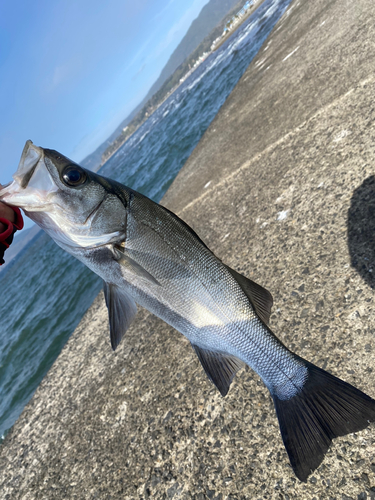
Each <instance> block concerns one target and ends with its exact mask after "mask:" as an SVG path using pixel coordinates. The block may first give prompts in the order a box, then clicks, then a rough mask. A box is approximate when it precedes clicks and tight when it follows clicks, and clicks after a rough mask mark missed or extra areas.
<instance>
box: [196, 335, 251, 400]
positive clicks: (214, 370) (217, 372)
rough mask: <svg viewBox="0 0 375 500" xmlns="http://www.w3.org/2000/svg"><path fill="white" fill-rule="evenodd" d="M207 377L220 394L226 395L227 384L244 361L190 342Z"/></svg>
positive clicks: (243, 364)
mask: <svg viewBox="0 0 375 500" xmlns="http://www.w3.org/2000/svg"><path fill="white" fill-rule="evenodd" d="M191 345H192V347H193V349H194V350H195V352H196V354H197V356H198V359H199V361H200V362H201V364H202V366H203V368H204V371H205V372H206V374H207V376H208V378H209V379H210V380H211V382H213V383H214V384H215V385H216V387H217V388H218V389H219V391H220V393H221V395H222V396H226V395H227V393H228V390H229V386H230V384H231V382H232V380H233V377H234V376H235V374H236V373H237V371H238V370H239V369H240V368H242V367H243V366H245V363H244V362H243V361H241V360H240V359H238V358H236V357H235V356H231V355H229V354H223V353H221V352H215V351H208V350H207V349H203V348H202V347H198V346H197V345H195V344H191Z"/></svg>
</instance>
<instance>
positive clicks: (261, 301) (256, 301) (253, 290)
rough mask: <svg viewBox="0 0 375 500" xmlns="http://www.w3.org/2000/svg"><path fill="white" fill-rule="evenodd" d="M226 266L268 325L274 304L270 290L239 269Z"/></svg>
mask: <svg viewBox="0 0 375 500" xmlns="http://www.w3.org/2000/svg"><path fill="white" fill-rule="evenodd" d="M225 267H226V268H227V269H228V271H229V272H230V273H231V275H232V276H233V278H234V279H235V280H236V281H237V283H238V284H239V285H240V287H241V288H242V290H243V291H244V293H245V294H246V295H247V297H248V298H249V300H250V302H251V304H252V306H253V307H254V309H255V312H256V313H257V315H258V316H259V318H260V319H261V320H262V321H263V323H265V324H266V325H268V323H269V321H270V315H271V308H272V304H273V298H272V295H271V294H270V292H269V291H268V290H266V289H265V288H263V287H262V286H260V285H258V283H255V282H254V281H251V280H250V279H249V278H245V276H242V274H240V273H238V272H237V271H234V269H231V268H230V267H228V266H225Z"/></svg>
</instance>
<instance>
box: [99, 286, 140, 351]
mask: <svg viewBox="0 0 375 500" xmlns="http://www.w3.org/2000/svg"><path fill="white" fill-rule="evenodd" d="M103 289H104V297H105V303H106V304H107V308H108V316H109V332H110V336H111V346H112V349H113V350H115V349H116V347H117V346H118V345H119V343H120V342H121V339H122V337H123V336H124V333H125V332H126V330H127V329H128V328H129V326H130V323H131V322H132V321H133V318H134V316H135V315H136V314H137V306H136V304H135V302H134V300H133V298H132V297H131V296H130V295H128V294H127V293H125V292H124V291H123V290H120V289H119V288H118V287H117V286H116V285H112V284H110V283H106V282H105V281H104V287H103Z"/></svg>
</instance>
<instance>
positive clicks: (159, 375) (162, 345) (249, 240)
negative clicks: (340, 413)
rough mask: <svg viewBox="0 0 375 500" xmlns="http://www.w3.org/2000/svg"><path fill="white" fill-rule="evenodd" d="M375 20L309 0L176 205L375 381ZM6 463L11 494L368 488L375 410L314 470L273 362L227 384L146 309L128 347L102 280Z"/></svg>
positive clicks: (274, 38)
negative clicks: (280, 418)
mask: <svg viewBox="0 0 375 500" xmlns="http://www.w3.org/2000/svg"><path fill="white" fill-rule="evenodd" d="M374 25H375V9H374V8H373V0H359V1H358V2H349V1H347V0H341V1H338V0H333V1H331V2H326V1H323V0H316V1H314V2H306V1H305V2H302V1H296V0H295V1H294V2H292V3H291V5H290V7H289V9H288V10H287V11H286V13H285V14H284V16H283V17H282V19H281V20H280V21H279V22H278V24H277V25H276V26H275V28H274V30H273V32H272V34H271V35H270V37H269V38H268V40H267V41H266V43H265V45H264V47H263V48H262V49H261V50H260V52H259V54H258V56H257V57H256V58H255V60H254V61H253V62H252V64H251V65H250V66H249V68H248V69H247V71H246V72H245V74H244V75H243V77H242V79H241V80H240V82H239V83H238V85H237V86H236V88H235V89H234V91H233V92H232V94H231V95H230V96H229V98H228V99H227V101H226V102H225V104H224V105H223V107H222V109H221V110H220V112H219V113H218V115H217V117H216V118H215V120H214V121H213V123H212V124H211V126H210V127H209V129H208V130H207V132H206V133H205V135H204V137H203V138H202V140H201V141H200V143H199V144H198V146H197V148H196V149H195V150H194V152H193V153H192V155H191V157H190V158H189V160H188V161H187V163H186V164H185V166H184V168H183V169H182V170H181V172H180V174H179V175H178V177H177V178H176V180H175V182H174V183H173V184H172V186H171V188H170V189H169V191H168V193H167V194H166V196H165V198H164V199H163V204H165V206H167V207H168V208H170V209H172V210H173V211H175V212H176V213H177V214H178V215H179V216H181V217H182V218H183V219H184V220H185V221H186V222H187V223H188V224H190V225H191V226H192V227H193V228H194V229H195V230H196V231H197V233H198V234H199V235H200V237H201V238H202V239H203V241H205V243H206V244H207V245H208V246H209V247H210V248H211V249H212V250H213V251H214V252H215V253H216V255H218V257H220V258H221V259H222V260H223V261H224V262H225V263H226V264H228V265H230V266H231V267H233V268H234V269H236V270H237V271H239V272H241V273H243V274H245V275H246V276H248V277H250V278H252V279H253V280H255V281H257V282H258V283H260V284H262V285H263V286H265V287H266V288H268V289H269V290H270V291H271V293H272V295H273V297H274V307H273V312H272V315H271V321H270V324H271V328H272V329H273V331H274V332H275V333H276V334H277V335H278V336H279V337H280V339H281V340H282V341H283V342H284V343H285V344H286V345H287V347H289V348H290V349H292V350H294V351H296V352H297V353H298V354H299V355H301V356H303V357H305V358H306V359H308V360H309V361H312V362H313V363H315V364H317V365H319V366H321V367H323V368H326V369H329V370H330V371H331V373H333V374H335V375H337V376H339V377H341V378H343V379H344V380H346V381H348V382H350V383H352V384H353V385H355V386H357V387H358V388H360V389H362V390H363V391H365V392H366V393H368V394H369V395H370V396H372V397H374V398H375V371H374V350H375V342H374V336H375V313H374V293H373V289H374V287H375V278H374V274H375V237H374V235H375V216H374V214H375V178H374V165H375V107H374V102H375V85H374V84H375V76H374V69H373V68H374V67H375V42H374V39H375V38H374V28H373V27H374ZM373 266H374V267H373ZM0 470H1V473H0V489H1V492H2V493H1V498H4V499H9V500H10V499H12V500H13V499H22V500H29V499H86V498H87V499H94V498H95V499H122V500H123V499H126V500H127V499H129V500H133V499H138V498H139V499H148V498H155V499H170V498H173V499H175V500H176V499H184V500H185V499H186V500H187V499H197V500H204V499H215V500H243V499H263V498H264V499H285V500H287V499H304V500H305V499H309V500H313V499H314V498H315V499H337V500H342V499H346V500H348V499H353V500H357V499H358V500H364V499H366V498H367V499H369V498H375V425H374V424H372V425H370V426H369V427H368V428H367V429H366V430H364V431H361V432H359V433H356V434H352V435H350V436H344V437H342V438H339V439H336V440H335V441H334V443H333V445H332V447H331V448H330V450H329V452H328V453H327V455H326V458H325V460H324V461H323V463H322V465H321V466H320V467H319V468H318V469H317V470H316V471H315V472H314V473H313V474H312V475H311V476H310V478H309V480H308V482H307V483H306V484H304V483H301V482H299V481H298V480H297V479H296V478H295V476H294V474H293V472H292V469H291V467H290V465H289V463H288V458H287V455H286V452H285V449H284V447H283V444H282V441H281V437H280V433H279V429H278V423H277V419H276V416H275V412H274V409H273V403H272V401H271V398H270V396H269V394H268V392H267V390H266V389H265V387H264V386H263V384H262V383H261V381H260V379H259V377H258V376H257V375H256V374H254V373H253V372H252V371H251V370H250V369H246V370H241V371H240V372H239V373H238V375H237V376H236V378H235V380H234V382H233V384H232V387H231V389H230V391H229V394H228V396H227V397H226V398H222V397H221V396H220V394H219V393H218V391H217V390H216V389H215V388H214V386H213V385H212V384H211V383H210V382H209V381H208V380H207V378H206V376H205V374H204V372H203V369H202V368H201V367H200V366H199V362H198V360H197V358H196V356H195V354H194V353H193V350H192V349H191V347H190V345H189V343H188V342H187V340H186V339H185V338H184V337H182V336H181V335H180V334H178V333H177V332H175V331H174V330H173V329H172V328H170V327H169V326H167V325H165V324H164V323H163V322H162V321H161V320H159V319H157V318H155V317H153V316H152V315H151V314H149V313H148V312H146V311H144V310H141V311H140V312H139V314H138V316H137V318H136V320H135V322H134V324H133V325H132V327H131V328H130V329H129V331H128V332H127V335H126V337H125V338H124V339H123V341H122V343H121V345H120V347H119V348H118V349H117V351H116V352H115V353H113V352H112V350H111V347H110V342H109V329H108V321H107V312H106V309H105V305H104V299H103V296H102V294H100V295H99V296H98V298H97V299H96V300H95V302H94V304H93V305H92V307H91V308H90V309H89V311H88V312H87V314H86V315H85V317H84V318H83V319H82V321H81V323H80V325H79V327H78V328H77V330H76V331H75V332H74V334H73V335H72V337H71V339H70V340H69V342H68V343H67V345H66V346H65V348H64V349H63V351H62V353H61V355H60V356H59V358H58V359H57V361H56V362H55V364H54V365H53V367H52V368H51V370H50V371H49V373H48V374H47V376H46V377H45V379H44V380H43V382H42V384H41V385H40V387H39V388H38V390H37V391H36V393H35V395H34V397H33V398H32V400H31V401H30V403H29V404H28V405H27V407H26V408H25V410H24V412H23V413H22V415H21V417H20V418H19V420H18V422H17V423H16V424H15V426H14V428H13V430H12V431H11V433H10V434H9V435H8V436H7V438H6V440H5V442H4V444H3V446H2V447H1V448H0Z"/></svg>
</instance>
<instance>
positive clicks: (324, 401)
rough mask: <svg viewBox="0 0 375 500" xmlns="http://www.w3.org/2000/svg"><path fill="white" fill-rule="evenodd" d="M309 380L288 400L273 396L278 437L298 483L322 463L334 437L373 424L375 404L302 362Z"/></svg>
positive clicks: (340, 382) (304, 479)
mask: <svg viewBox="0 0 375 500" xmlns="http://www.w3.org/2000/svg"><path fill="white" fill-rule="evenodd" d="M303 361H304V363H305V364H306V367H307V368H308V373H309V377H308V379H307V381H306V382H305V384H304V386H303V388H302V390H301V391H300V392H299V393H298V394H297V395H296V396H294V397H293V398H291V399H288V400H282V399H279V398H278V397H277V396H275V395H273V400H274V403H275V407H276V413H277V417H278V419H279V424H280V431H281V436H282V438H283V441H284V445H285V448H286V451H287V452H288V455H289V460H290V463H291V465H292V467H293V470H294V472H295V474H296V476H297V477H298V479H300V480H301V481H306V480H307V477H308V475H309V474H310V473H311V472H312V471H313V470H315V469H316V468H317V467H318V466H319V465H320V464H321V462H322V460H323V458H324V455H325V453H326V452H327V450H328V448H329V446H330V444H331V441H332V439H333V438H335V437H337V436H344V435H345V434H349V433H351V432H356V431H359V430H361V429H364V428H365V427H367V426H368V424H369V423H370V422H373V421H375V400H373V399H372V398H370V397H369V396H367V395H366V394H364V393H363V392H361V391H359V390H358V389H356V388H355V387H353V386H352V385H350V384H347V383H346V382H344V381H343V380H340V379H339V378H337V377H334V376H333V375H330V374H329V373H327V372H326V371H324V370H322V369H320V368H318V367H317V366H315V365H313V364H311V363H309V362H308V361H305V360H303Z"/></svg>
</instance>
